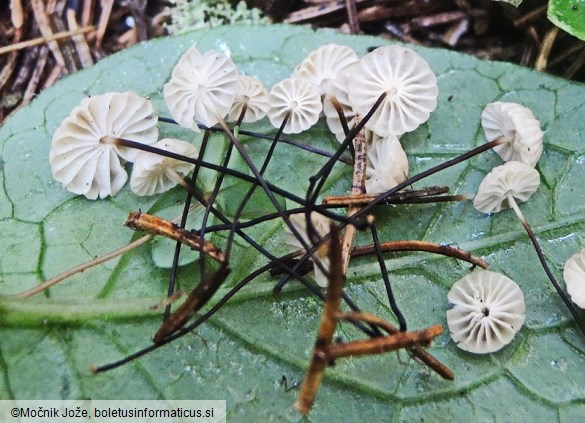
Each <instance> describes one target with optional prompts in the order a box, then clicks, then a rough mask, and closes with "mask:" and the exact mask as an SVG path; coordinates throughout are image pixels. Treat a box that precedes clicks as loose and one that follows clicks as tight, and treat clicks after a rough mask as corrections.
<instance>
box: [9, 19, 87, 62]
mask: <svg viewBox="0 0 585 423" xmlns="http://www.w3.org/2000/svg"><path fill="white" fill-rule="evenodd" d="M91 31H95V27H94V26H88V27H85V28H79V29H76V30H74V31H64V32H58V33H56V34H52V35H50V36H48V37H38V38H34V39H32V40H27V41H22V42H19V43H14V44H11V45H9V46H5V47H0V56H1V55H3V54H6V53H11V52H14V51H17V50H22V49H24V48H28V47H33V46H37V45H39V44H45V43H49V42H53V41H57V40H61V39H63V38H70V37H73V36H75V35H79V34H84V33H86V32H91Z"/></svg>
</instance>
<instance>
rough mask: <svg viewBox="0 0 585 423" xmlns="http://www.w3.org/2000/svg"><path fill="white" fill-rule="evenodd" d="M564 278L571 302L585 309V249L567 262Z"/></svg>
mask: <svg viewBox="0 0 585 423" xmlns="http://www.w3.org/2000/svg"><path fill="white" fill-rule="evenodd" d="M563 278H564V279H565V283H566V284H567V291H568V292H569V295H570V296H571V300H572V301H573V302H574V303H575V304H577V305H578V306H579V307H581V308H585V248H584V249H582V250H581V251H579V252H578V253H576V254H574V255H573V256H571V258H570V259H569V260H567V261H566V262H565V270H564V271H563Z"/></svg>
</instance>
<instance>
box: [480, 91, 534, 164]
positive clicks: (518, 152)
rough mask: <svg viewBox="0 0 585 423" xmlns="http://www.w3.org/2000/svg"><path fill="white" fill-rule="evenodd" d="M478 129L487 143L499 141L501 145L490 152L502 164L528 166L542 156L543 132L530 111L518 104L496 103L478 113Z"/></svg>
mask: <svg viewBox="0 0 585 423" xmlns="http://www.w3.org/2000/svg"><path fill="white" fill-rule="evenodd" d="M481 126H483V130H484V132H485V136H486V138H487V139H488V140H489V141H492V140H495V139H497V138H501V139H502V140H503V141H504V144H502V145H498V146H497V147H494V151H495V152H496V153H498V154H499V155H500V157H501V158H502V160H504V161H506V162H507V161H510V160H514V161H518V162H523V163H526V164H528V165H530V166H532V167H534V166H535V165H536V163H537V162H538V159H540V156H541V155H542V148H543V147H542V138H543V133H542V130H541V129H540V122H539V121H538V120H537V119H536V118H535V117H534V114H532V111H531V110H530V109H528V108H526V107H524V106H522V105H520V104H516V103H505V102H502V101H496V102H495V103H490V104H488V105H487V106H486V107H485V109H484V110H483V112H482V114H481Z"/></svg>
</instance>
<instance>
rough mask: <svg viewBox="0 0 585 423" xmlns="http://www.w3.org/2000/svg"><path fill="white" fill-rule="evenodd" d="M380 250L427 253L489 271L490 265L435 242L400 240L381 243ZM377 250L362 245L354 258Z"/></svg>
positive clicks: (461, 251) (466, 253)
mask: <svg viewBox="0 0 585 423" xmlns="http://www.w3.org/2000/svg"><path fill="white" fill-rule="evenodd" d="M380 250H381V251H382V252H383V253H394V252H400V251H425V252H427V253H433V254H440V255H443V256H448V257H453V258H456V259H458V260H463V261H466V262H468V263H471V264H473V265H474V266H479V267H481V268H482V269H487V267H488V263H487V262H486V261H485V260H483V259H481V258H479V257H476V256H474V255H472V254H471V253H469V252H467V251H463V250H460V249H459V248H456V247H452V246H450V245H444V244H437V243H435V242H427V241H415V240H400V241H388V242H382V243H380ZM374 251H375V249H374V246H373V245H363V246H362V245H360V246H357V247H354V249H353V251H352V255H353V256H356V257H357V256H362V255H367V254H372V253H374Z"/></svg>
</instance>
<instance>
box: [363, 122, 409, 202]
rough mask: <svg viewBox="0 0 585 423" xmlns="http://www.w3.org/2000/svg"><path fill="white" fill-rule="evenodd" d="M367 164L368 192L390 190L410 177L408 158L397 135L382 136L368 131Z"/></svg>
mask: <svg viewBox="0 0 585 423" xmlns="http://www.w3.org/2000/svg"><path fill="white" fill-rule="evenodd" d="M366 139H367V140H368V146H367V164H366V192H368V193H378V192H384V191H388V190H389V189H390V188H394V187H395V186H396V185H398V184H399V183H401V182H404V181H405V180H406V178H407V177H408V158H407V157H406V153H405V152H404V150H403V149H402V146H401V145H400V141H398V137H397V136H396V135H388V136H387V137H380V136H379V135H377V134H375V133H373V132H371V131H368V133H367V134H366Z"/></svg>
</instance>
